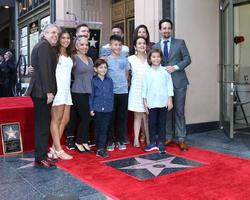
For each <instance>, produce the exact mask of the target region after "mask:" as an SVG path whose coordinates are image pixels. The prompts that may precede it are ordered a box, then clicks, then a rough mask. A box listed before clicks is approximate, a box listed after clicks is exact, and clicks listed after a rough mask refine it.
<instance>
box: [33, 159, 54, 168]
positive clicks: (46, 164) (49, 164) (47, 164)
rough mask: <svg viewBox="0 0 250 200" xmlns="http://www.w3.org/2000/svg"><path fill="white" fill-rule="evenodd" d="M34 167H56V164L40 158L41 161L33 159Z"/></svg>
mask: <svg viewBox="0 0 250 200" xmlns="http://www.w3.org/2000/svg"><path fill="white" fill-rule="evenodd" d="M34 167H36V168H40V169H56V168H57V167H56V165H55V163H54V162H52V161H50V160H48V159H47V160H41V161H35V163H34Z"/></svg>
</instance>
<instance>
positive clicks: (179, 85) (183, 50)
mask: <svg viewBox="0 0 250 200" xmlns="http://www.w3.org/2000/svg"><path fill="white" fill-rule="evenodd" d="M159 30H160V33H161V40H160V42H158V43H156V44H155V45H154V46H153V48H155V49H160V50H161V51H162V53H163V60H162V66H165V67H166V70H167V71H168V72H169V73H170V74H171V76H172V81H173V85H174V98H173V102H174V109H173V110H171V111H169V112H168V114H167V125H166V133H167V134H166V142H165V145H166V146H168V145H170V144H172V143H173V139H174V136H176V138H177V140H178V146H179V147H180V149H181V150H182V151H187V150H188V146H187V145H186V144H185V142H184V141H185V137H186V122H185V112H184V111H185V100H186V92H187V85H188V84H189V82H188V79H187V75H186V73H185V68H186V67H187V66H188V65H189V64H190V63H191V58H190V55H189V52H188V49H187V47H186V44H185V42H184V40H181V39H175V38H173V37H171V33H172V30H173V23H172V21H171V20H169V19H162V20H161V21H160V22H159Z"/></svg>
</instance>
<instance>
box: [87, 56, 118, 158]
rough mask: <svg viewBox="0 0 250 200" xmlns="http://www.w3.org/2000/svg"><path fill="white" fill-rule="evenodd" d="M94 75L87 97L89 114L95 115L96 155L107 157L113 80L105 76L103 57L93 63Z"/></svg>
mask: <svg viewBox="0 0 250 200" xmlns="http://www.w3.org/2000/svg"><path fill="white" fill-rule="evenodd" d="M94 70H95V72H96V74H97V75H96V76H95V77H94V78H93V80H92V94H91V95H90V97H89V107H90V115H91V116H95V120H94V121H95V133H96V145H97V152H96V156H100V157H102V158H107V157H109V155H108V154H107V152H106V151H105V145H106V141H107V131H108V125H109V123H110V119H111V116H112V110H113V96H114V95H113V81H112V79H111V78H109V77H107V76H106V74H107V70H108V64H107V63H106V61H105V60H103V59H97V60H96V61H95V63H94Z"/></svg>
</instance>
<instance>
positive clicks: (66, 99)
mask: <svg viewBox="0 0 250 200" xmlns="http://www.w3.org/2000/svg"><path fill="white" fill-rule="evenodd" d="M57 55H58V62H57V66H56V84H57V93H56V95H55V98H54V101H53V104H52V109H51V124H50V131H51V135H52V139H53V146H52V147H51V148H50V152H49V153H48V157H50V158H53V159H58V158H60V159H63V160H69V159H72V158H73V157H72V156H71V155H69V154H67V153H66V152H64V150H63V149H62V147H61V144H60V139H61V137H62V134H63V132H64V128H65V126H66V124H67V123H68V121H69V116H70V106H71V105H72V99H71V93H70V83H71V70H72V67H73V60H72V40H71V36H70V33H69V32H68V31H67V30H62V32H61V34H60V35H59V44H58V46H57Z"/></svg>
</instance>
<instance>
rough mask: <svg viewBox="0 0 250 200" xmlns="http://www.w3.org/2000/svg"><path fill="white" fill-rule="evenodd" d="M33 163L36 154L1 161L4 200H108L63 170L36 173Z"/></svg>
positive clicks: (2, 158)
mask: <svg viewBox="0 0 250 200" xmlns="http://www.w3.org/2000/svg"><path fill="white" fill-rule="evenodd" d="M33 161H34V158H33V153H25V154H21V155H17V156H11V157H0V167H1V168H0V177H1V178H0V196H1V198H0V199H1V200H12V199H13V200H43V199H53V200H57V199H58V200H63V199H65V200H66V199H67V200H73V199H84V200H85V199H96V200H103V199H106V197H105V196H104V195H102V194H101V193H99V192H97V191H96V190H95V189H93V188H91V187H90V186H88V185H87V184H84V183H82V182H80V181H78V180H77V179H76V178H74V177H73V176H71V175H69V174H67V173H66V172H64V171H63V170H61V169H54V170H43V169H37V168H34V167H33ZM17 197H18V198H17Z"/></svg>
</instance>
